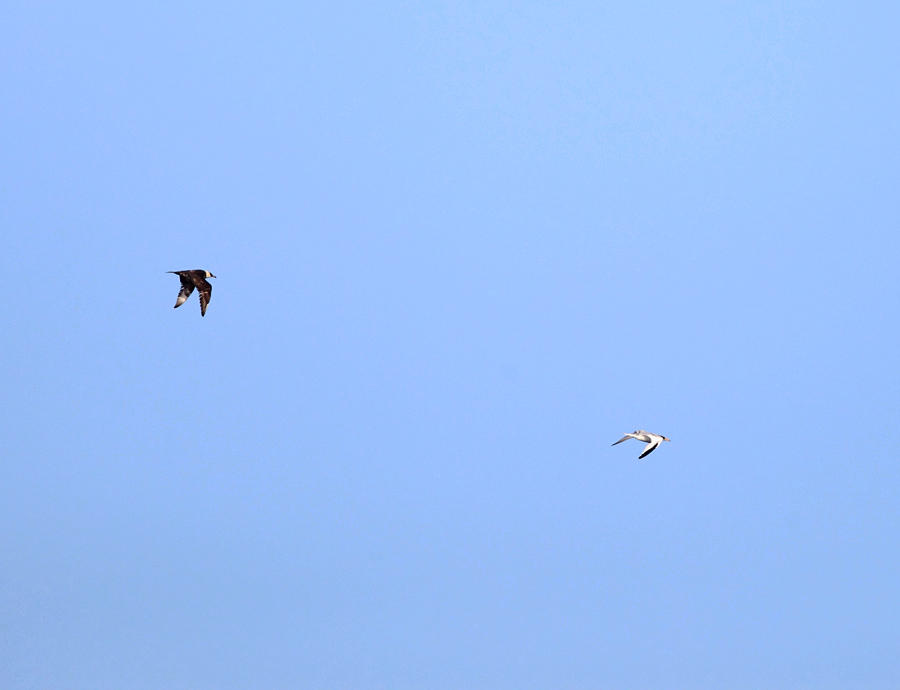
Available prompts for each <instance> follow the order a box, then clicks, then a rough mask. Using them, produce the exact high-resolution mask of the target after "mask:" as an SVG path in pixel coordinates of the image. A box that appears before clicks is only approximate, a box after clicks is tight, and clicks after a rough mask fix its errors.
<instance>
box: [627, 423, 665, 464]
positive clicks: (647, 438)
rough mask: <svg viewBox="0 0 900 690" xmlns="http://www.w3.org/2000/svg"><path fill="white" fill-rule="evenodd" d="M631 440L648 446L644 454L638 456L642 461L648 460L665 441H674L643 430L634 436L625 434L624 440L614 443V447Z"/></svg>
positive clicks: (633, 434)
mask: <svg viewBox="0 0 900 690" xmlns="http://www.w3.org/2000/svg"><path fill="white" fill-rule="evenodd" d="M630 438H634V439H637V440H638V441H643V442H644V443H646V444H648V445H647V447H646V448H645V449H644V452H643V453H641V454H640V455H638V460H640V459H642V458H646V457H647V456H648V455H650V453H652V452H653V451H654V450H656V447H657V446H658V445H659V444H660V443H662V442H663V441H671V440H672V439H670V438H666V437H665V436H660V435H659V434H651V433H650V432H649V431H644V430H643V429H638V430H637V431H635V432H634V433H632V434H625V435H624V436H623V437H622V438H620V439H619V440H618V441H616V442H615V443H613V445H614V446H615V445H617V444H619V443H621V442H622V441H627V440H628V439H630Z"/></svg>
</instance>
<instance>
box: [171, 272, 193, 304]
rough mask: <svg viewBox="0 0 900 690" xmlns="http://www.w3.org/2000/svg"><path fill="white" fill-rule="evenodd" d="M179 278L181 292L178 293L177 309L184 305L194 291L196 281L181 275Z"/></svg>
mask: <svg viewBox="0 0 900 690" xmlns="http://www.w3.org/2000/svg"><path fill="white" fill-rule="evenodd" d="M178 278H179V279H180V280H181V290H179V291H178V299H177V300H175V309H178V307H180V306H181V305H182V304H184V303H185V302H186V301H187V298H188V297H190V296H191V293H192V292H193V291H194V281H192V280H191V279H190V278H188V277H187V276H183V275H179V276H178Z"/></svg>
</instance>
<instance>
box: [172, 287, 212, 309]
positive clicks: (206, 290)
mask: <svg viewBox="0 0 900 690" xmlns="http://www.w3.org/2000/svg"><path fill="white" fill-rule="evenodd" d="M197 288H198V293H199V294H200V316H206V305H208V304H209V298H210V297H212V285H210V283H209V281H207V280H203V279H202V278H201V279H200V280H198V281H197ZM193 289H194V287H193V286H191V290H193ZM188 294H191V293H188ZM179 299H180V298H179ZM185 299H187V298H185Z"/></svg>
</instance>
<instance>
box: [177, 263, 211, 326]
mask: <svg viewBox="0 0 900 690" xmlns="http://www.w3.org/2000/svg"><path fill="white" fill-rule="evenodd" d="M166 273H174V274H175V275H177V276H178V278H179V280H181V290H179V291H178V299H177V300H175V309H178V307H180V306H181V305H182V304H184V303H185V302H186V301H187V298H188V297H190V296H191V293H192V292H193V291H194V288H197V292H198V294H199V295H200V316H206V305H207V304H209V298H210V296H211V295H212V285H210V284H209V283H208V282H206V279H207V278H215V276H214V275H213V274H212V273H210V272H209V271H203V270H200V269H196V270H193V271H166Z"/></svg>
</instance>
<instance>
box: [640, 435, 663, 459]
mask: <svg viewBox="0 0 900 690" xmlns="http://www.w3.org/2000/svg"><path fill="white" fill-rule="evenodd" d="M658 445H659V441H658V440H653V441H652V442H651V443H648V444H647V447H646V448H645V449H644V452H643V453H641V454H640V455H638V460H642V459H644V458H646V457H647V456H648V455H650V453H652V452H653V451H654V450H656V447H657V446H658Z"/></svg>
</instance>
